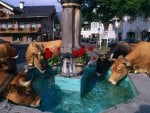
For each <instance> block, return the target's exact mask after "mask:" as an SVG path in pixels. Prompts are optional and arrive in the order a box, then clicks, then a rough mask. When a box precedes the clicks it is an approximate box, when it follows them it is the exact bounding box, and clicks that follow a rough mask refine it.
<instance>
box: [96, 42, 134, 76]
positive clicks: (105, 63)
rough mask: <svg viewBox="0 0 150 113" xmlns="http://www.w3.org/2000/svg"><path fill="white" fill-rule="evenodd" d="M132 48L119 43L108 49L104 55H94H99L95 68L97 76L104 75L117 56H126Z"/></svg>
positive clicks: (131, 45)
mask: <svg viewBox="0 0 150 113" xmlns="http://www.w3.org/2000/svg"><path fill="white" fill-rule="evenodd" d="M133 47H134V45H133V44H129V43H126V42H119V43H117V44H116V45H115V46H114V47H112V48H110V50H109V51H108V52H107V53H106V54H99V53H96V54H98V55H99V58H98V59H97V67H96V73H97V75H101V74H105V73H106V72H107V71H108V70H109V68H110V67H111V65H112V64H113V62H114V60H115V59H116V58H117V57H118V56H119V55H123V56H126V55H127V54H128V53H129V52H131V50H132V48H133Z"/></svg>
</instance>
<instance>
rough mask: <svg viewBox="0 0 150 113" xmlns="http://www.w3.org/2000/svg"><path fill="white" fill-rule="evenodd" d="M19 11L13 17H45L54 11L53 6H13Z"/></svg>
mask: <svg viewBox="0 0 150 113" xmlns="http://www.w3.org/2000/svg"><path fill="white" fill-rule="evenodd" d="M15 8H16V9H17V10H19V11H20V12H21V13H20V14H16V15H15V16H14V18H31V17H47V16H50V15H51V14H52V13H54V12H56V9H55V6H50V5H49V6H24V8H23V9H20V8H19V7H15Z"/></svg>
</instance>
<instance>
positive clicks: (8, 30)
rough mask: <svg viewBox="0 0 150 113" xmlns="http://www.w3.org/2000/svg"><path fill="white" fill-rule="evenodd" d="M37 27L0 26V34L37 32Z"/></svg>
mask: <svg viewBox="0 0 150 113" xmlns="http://www.w3.org/2000/svg"><path fill="white" fill-rule="evenodd" d="M38 31H39V28H0V34H15V33H16V34H17V33H38Z"/></svg>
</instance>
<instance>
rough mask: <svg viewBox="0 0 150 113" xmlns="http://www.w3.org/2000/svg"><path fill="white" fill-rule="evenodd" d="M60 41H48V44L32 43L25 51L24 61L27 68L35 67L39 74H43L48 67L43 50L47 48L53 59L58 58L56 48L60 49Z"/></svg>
mask: <svg viewBox="0 0 150 113" xmlns="http://www.w3.org/2000/svg"><path fill="white" fill-rule="evenodd" d="M61 44H62V41H61V40H56V41H49V42H34V43H31V44H30V45H29V47H28V49H27V51H26V61H27V64H28V67H35V68H37V69H38V70H39V71H40V72H42V73H43V72H45V70H46V69H47V67H48V64H47V60H46V58H45V57H44V56H45V49H46V48H49V49H50V50H51V51H52V53H53V55H52V56H53V57H55V56H58V55H59V53H60V50H59V51H58V48H60V47H61Z"/></svg>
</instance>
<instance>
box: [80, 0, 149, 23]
mask: <svg viewBox="0 0 150 113" xmlns="http://www.w3.org/2000/svg"><path fill="white" fill-rule="evenodd" d="M81 10H82V15H83V21H85V20H86V21H89V22H91V21H99V20H101V21H102V22H103V23H110V22H111V21H112V18H114V17H115V16H116V17H117V18H119V19H122V17H123V16H124V15H129V16H131V17H134V16H137V15H143V14H144V15H145V16H146V17H149V16H150V0H81Z"/></svg>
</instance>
